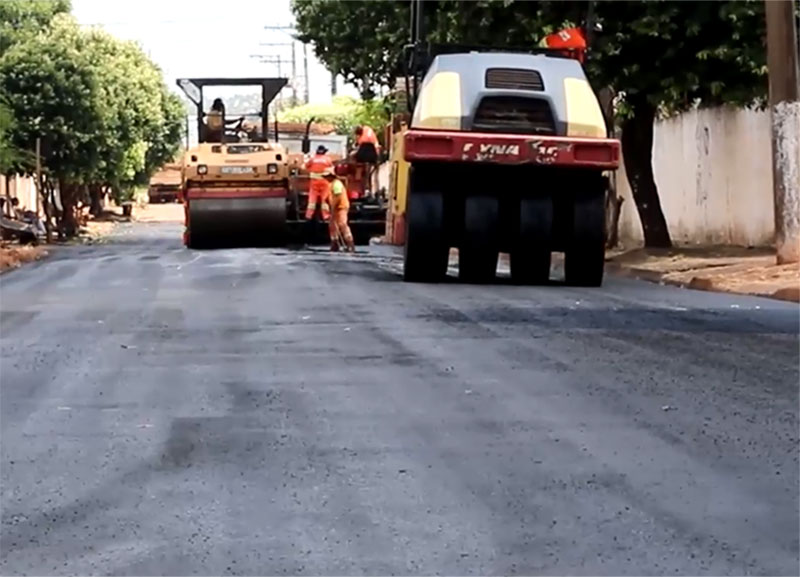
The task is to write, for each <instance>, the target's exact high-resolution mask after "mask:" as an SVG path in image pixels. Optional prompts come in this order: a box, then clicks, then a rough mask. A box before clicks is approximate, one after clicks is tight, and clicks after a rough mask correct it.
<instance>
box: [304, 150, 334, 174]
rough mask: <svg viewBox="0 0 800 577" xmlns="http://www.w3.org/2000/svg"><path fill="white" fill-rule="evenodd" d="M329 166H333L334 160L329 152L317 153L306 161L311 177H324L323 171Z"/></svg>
mask: <svg viewBox="0 0 800 577" xmlns="http://www.w3.org/2000/svg"><path fill="white" fill-rule="evenodd" d="M328 168H333V161H332V160H331V157H330V156H328V155H327V154H315V155H314V156H312V157H311V159H310V160H309V161H308V162H306V170H307V171H308V172H309V174H310V175H311V178H322V173H323V172H325V170H326V169H328Z"/></svg>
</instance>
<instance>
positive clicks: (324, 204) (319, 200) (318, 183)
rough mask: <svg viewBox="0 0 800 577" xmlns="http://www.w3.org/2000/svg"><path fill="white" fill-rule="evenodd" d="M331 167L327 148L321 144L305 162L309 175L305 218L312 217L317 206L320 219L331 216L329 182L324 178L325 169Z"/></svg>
mask: <svg viewBox="0 0 800 577" xmlns="http://www.w3.org/2000/svg"><path fill="white" fill-rule="evenodd" d="M332 168H333V161H332V160H331V157H330V156H328V149H327V148H325V147H324V146H323V145H321V144H320V145H319V146H318V147H317V153H316V154H315V155H314V156H312V157H311V158H310V159H309V160H308V162H306V170H307V171H308V173H309V175H310V177H311V184H310V186H309V188H308V206H307V207H306V220H311V219H312V218H314V213H315V212H316V211H317V206H319V207H320V209H321V212H322V220H324V221H326V222H327V221H328V219H329V218H330V216H331V209H330V204H329V199H330V184H329V183H328V181H327V179H326V178H325V173H326V171H327V170H329V169H332Z"/></svg>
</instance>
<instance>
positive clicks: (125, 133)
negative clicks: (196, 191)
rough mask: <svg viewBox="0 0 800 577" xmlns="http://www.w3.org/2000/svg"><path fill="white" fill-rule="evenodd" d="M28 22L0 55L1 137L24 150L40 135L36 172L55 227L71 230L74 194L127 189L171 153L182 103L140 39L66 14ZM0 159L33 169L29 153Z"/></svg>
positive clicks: (179, 131) (73, 229) (175, 144)
mask: <svg viewBox="0 0 800 577" xmlns="http://www.w3.org/2000/svg"><path fill="white" fill-rule="evenodd" d="M15 1H16V0H15ZM19 4H20V5H23V4H25V3H19ZM52 4H58V3H52ZM62 4H63V3H62ZM31 20H32V21H31V22H28V24H25V23H24V22H23V23H22V24H20V25H19V26H18V32H19V31H22V30H26V29H27V30H29V33H24V32H19V33H18V34H17V35H16V36H15V37H14V38H13V42H9V43H8V46H9V48H8V50H6V51H5V52H4V53H3V54H2V55H1V56H0V98H3V99H5V100H6V101H7V102H8V108H9V113H10V115H11V116H12V117H13V118H15V119H16V122H15V123H14V125H13V126H11V127H10V128H8V129H6V132H7V133H8V136H7V138H6V139H5V140H6V141H8V142H10V144H11V146H13V147H14V148H15V149H18V150H22V151H32V150H33V149H34V146H35V142H36V139H37V138H41V141H42V157H43V158H42V160H43V165H44V170H45V172H46V174H47V176H48V182H49V183H50V184H53V183H57V185H58V191H59V194H60V198H61V204H62V206H63V208H64V211H63V216H62V223H61V224H62V225H63V226H62V230H64V232H66V233H67V234H74V233H75V232H76V230H77V226H76V221H75V218H74V216H75V215H74V210H73V208H74V206H75V204H76V201H77V200H78V198H79V195H83V194H85V193H86V191H87V190H88V191H92V192H93V193H94V195H95V197H97V195H98V193H99V191H100V190H101V189H102V188H103V187H105V186H111V187H112V188H113V189H114V190H116V191H125V190H128V191H132V190H133V188H134V187H135V186H136V185H137V184H143V183H146V182H147V180H148V179H149V177H150V175H151V174H152V173H153V172H154V171H155V170H156V169H158V168H159V167H160V166H161V164H163V163H164V162H165V161H166V160H170V159H171V158H172V156H173V155H174V154H175V152H176V151H177V149H178V146H179V144H180V140H181V136H182V128H183V108H182V104H181V102H180V100H179V99H178V97H177V96H175V95H173V94H171V93H170V92H169V91H168V90H167V88H166V86H165V84H164V82H163V77H162V74H161V71H160V70H159V69H158V68H157V67H156V66H155V65H154V64H153V63H152V62H151V61H150V60H149V59H148V58H147V57H146V56H145V54H144V53H143V52H142V50H141V48H140V47H139V46H137V45H135V44H133V43H130V42H122V41H119V40H116V39H114V38H113V37H111V36H109V35H108V34H105V33H103V32H100V31H97V30H90V31H84V30H81V29H80V27H79V26H78V25H77V24H76V22H75V21H74V19H72V17H71V16H69V15H65V14H56V15H55V16H54V17H53V18H52V19H51V20H50V21H49V22H48V23H46V24H44V25H40V24H37V22H38V20H36V17H34V16H31ZM5 164H6V165H7V166H6V167H5V168H6V169H7V170H8V169H10V170H11V171H12V172H18V173H31V172H32V170H33V159H32V155H30V154H23V155H21V156H19V155H18V156H17V157H15V158H13V162H6V163H5Z"/></svg>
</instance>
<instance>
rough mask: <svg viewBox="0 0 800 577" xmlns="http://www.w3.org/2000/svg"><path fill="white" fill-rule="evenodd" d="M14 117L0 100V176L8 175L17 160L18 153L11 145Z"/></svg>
mask: <svg viewBox="0 0 800 577" xmlns="http://www.w3.org/2000/svg"><path fill="white" fill-rule="evenodd" d="M13 128H14V117H13V116H12V115H11V111H10V110H9V108H8V106H7V105H6V104H5V103H4V102H3V101H2V100H0V175H3V174H8V173H9V172H11V169H12V168H13V167H14V165H15V164H16V163H17V161H18V159H19V151H18V150H17V149H16V148H15V147H14V145H13V144H12V143H11V131H12V129H13Z"/></svg>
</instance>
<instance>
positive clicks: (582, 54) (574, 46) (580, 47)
mask: <svg viewBox="0 0 800 577" xmlns="http://www.w3.org/2000/svg"><path fill="white" fill-rule="evenodd" d="M586 26H587V24H586V23H584V24H583V26H576V27H574V28H565V29H564V30H559V31H558V32H555V33H553V34H549V35H547V36H545V37H544V38H543V39H542V41H541V42H540V43H539V45H540V46H542V47H543V48H553V49H554V50H564V51H565V52H566V53H567V54H568V55H570V56H572V57H573V58H575V59H576V60H577V61H578V62H580V63H581V64H583V63H584V62H585V61H586V49H587V48H588V46H589V44H588V42H587V39H586ZM590 27H591V31H592V32H602V31H603V27H602V26H601V25H600V23H599V22H594V24H592V25H591V26H590Z"/></svg>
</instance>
